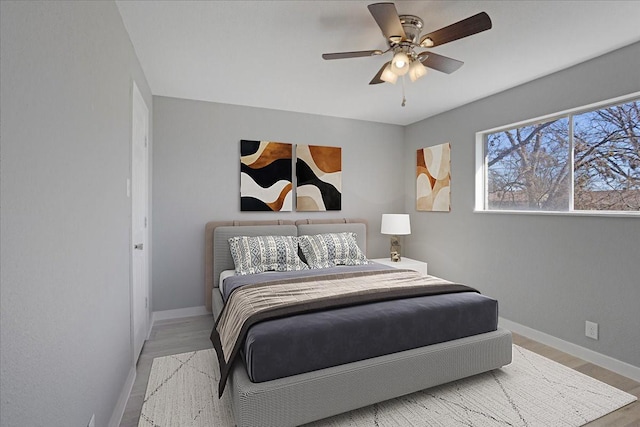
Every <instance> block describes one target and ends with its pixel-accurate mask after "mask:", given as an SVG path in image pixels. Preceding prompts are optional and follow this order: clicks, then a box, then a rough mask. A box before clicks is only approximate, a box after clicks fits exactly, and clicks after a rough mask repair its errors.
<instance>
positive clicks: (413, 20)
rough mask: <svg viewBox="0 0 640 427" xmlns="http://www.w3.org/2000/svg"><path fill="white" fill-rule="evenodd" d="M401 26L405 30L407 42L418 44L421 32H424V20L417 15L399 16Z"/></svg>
mask: <svg viewBox="0 0 640 427" xmlns="http://www.w3.org/2000/svg"><path fill="white" fill-rule="evenodd" d="M398 17H399V18H400V24H402V29H403V30H404V33H405V35H406V36H407V40H408V41H410V42H412V43H418V40H419V39H420V32H421V31H422V25H423V22H422V19H421V18H420V17H419V16H415V15H398Z"/></svg>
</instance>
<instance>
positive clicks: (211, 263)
mask: <svg viewBox="0 0 640 427" xmlns="http://www.w3.org/2000/svg"><path fill="white" fill-rule="evenodd" d="M345 231H352V232H355V233H356V234H357V235H358V246H359V247H360V249H361V250H362V252H363V253H364V254H366V253H367V221H366V220H365V219H362V218H340V219H328V220H327V219H325V220H317V219H313V220H312V219H304V220H298V221H295V222H293V221H290V220H273V221H213V222H209V223H207V225H206V227H205V263H204V264H205V272H204V281H205V306H206V308H207V310H209V311H211V296H212V292H213V289H214V288H216V287H218V281H219V280H220V273H221V272H222V271H224V270H233V268H234V265H233V259H232V258H231V251H230V250H229V238H230V237H233V236H268V235H279V236H301V235H305V234H321V233H340V232H345Z"/></svg>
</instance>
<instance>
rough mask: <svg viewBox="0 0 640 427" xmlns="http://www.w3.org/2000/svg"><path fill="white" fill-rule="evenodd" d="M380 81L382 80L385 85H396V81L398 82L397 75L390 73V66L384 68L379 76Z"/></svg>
mask: <svg viewBox="0 0 640 427" xmlns="http://www.w3.org/2000/svg"><path fill="white" fill-rule="evenodd" d="M380 80H384V81H385V82H387V83H391V84H396V80H398V75H397V74H396V73H394V72H393V71H391V64H389V65H387V66H386V67H384V71H382V74H381V75H380Z"/></svg>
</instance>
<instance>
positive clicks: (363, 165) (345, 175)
mask: <svg viewBox="0 0 640 427" xmlns="http://www.w3.org/2000/svg"><path fill="white" fill-rule="evenodd" d="M153 109H154V111H153V116H154V154H153V215H154V226H153V241H154V247H153V287H154V289H153V310H154V311H161V310H170V309H179V308H184V307H194V306H203V305H204V303H205V302H204V257H203V253H204V227H205V224H206V223H207V222H208V221H215V220H219V221H221V220H232V219H241V220H250V219H279V218H282V219H298V218H344V217H356V216H357V217H364V218H366V219H368V220H369V227H370V228H369V230H370V231H369V250H370V256H374V257H376V256H377V257H380V256H385V255H386V254H387V251H388V247H389V246H388V245H389V243H388V239H387V238H386V237H384V236H382V235H380V233H379V230H380V219H381V215H382V213H393V212H401V211H402V209H403V193H402V191H401V189H402V180H403V173H402V169H401V165H402V162H401V160H402V156H403V150H402V138H403V128H402V127H400V126H395V125H386V124H379V123H371V122H364V121H358V120H349V119H338V118H334V117H325V116H317V115H310V114H301V113H291V112H285V111H276V110H268V109H260V108H252V107H242V106H234V105H226V104H216V103H210V102H200V101H189V100H184V99H175V98H164V97H154V101H153ZM241 139H250V140H268V141H280V142H288V143H292V144H313V145H329V146H338V147H342V171H343V172H342V189H343V192H342V210H341V211H334V212H311V213H310V212H306V213H305V212H303V213H296V212H280V213H274V212H254V213H252V212H240V140H241Z"/></svg>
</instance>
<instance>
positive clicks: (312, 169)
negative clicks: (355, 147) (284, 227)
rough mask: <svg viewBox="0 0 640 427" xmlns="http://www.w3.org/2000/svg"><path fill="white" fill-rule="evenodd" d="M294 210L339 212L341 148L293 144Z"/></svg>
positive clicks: (340, 207)
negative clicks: (294, 149)
mask: <svg viewBox="0 0 640 427" xmlns="http://www.w3.org/2000/svg"><path fill="white" fill-rule="evenodd" d="M296 179H297V181H298V182H297V184H296V211H298V212H319V211H339V210H341V209H342V148H340V147H322V146H319V145H296Z"/></svg>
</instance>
